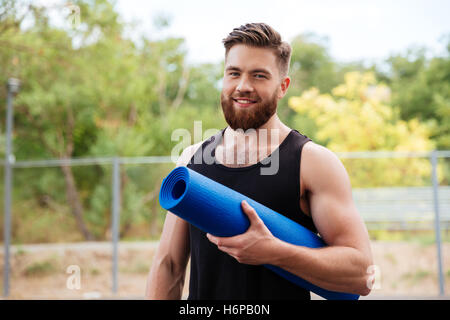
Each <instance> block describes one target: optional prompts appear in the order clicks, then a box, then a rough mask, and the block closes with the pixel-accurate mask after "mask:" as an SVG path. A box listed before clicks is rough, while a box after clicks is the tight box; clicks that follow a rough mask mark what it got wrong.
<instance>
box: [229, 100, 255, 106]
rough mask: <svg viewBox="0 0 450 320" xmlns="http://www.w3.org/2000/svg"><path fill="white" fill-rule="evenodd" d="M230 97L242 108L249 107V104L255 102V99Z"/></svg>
mask: <svg viewBox="0 0 450 320" xmlns="http://www.w3.org/2000/svg"><path fill="white" fill-rule="evenodd" d="M232 99H233V101H234V102H236V104H237V105H238V106H239V107H243V108H245V107H250V106H251V105H253V104H255V103H256V101H255V100H250V99H235V98H232Z"/></svg>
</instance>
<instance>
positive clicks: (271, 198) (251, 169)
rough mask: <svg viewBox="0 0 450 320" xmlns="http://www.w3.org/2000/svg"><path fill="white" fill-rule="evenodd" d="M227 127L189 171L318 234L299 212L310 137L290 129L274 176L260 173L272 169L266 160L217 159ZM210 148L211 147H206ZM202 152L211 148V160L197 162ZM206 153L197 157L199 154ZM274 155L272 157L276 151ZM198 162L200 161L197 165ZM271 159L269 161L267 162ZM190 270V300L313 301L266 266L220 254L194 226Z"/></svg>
mask: <svg viewBox="0 0 450 320" xmlns="http://www.w3.org/2000/svg"><path fill="white" fill-rule="evenodd" d="M224 131H225V129H222V130H221V131H220V132H218V133H217V134H216V135H214V136H212V137H211V138H209V139H207V140H206V141H204V142H203V144H202V147H201V148H199V149H198V150H197V151H196V154H194V155H193V157H192V158H191V160H190V162H189V164H188V165H187V167H188V168H190V169H192V170H194V171H196V172H198V173H200V174H202V175H204V176H206V177H208V178H210V179H212V180H215V181H217V182H219V183H221V184H223V185H225V186H227V187H229V188H231V189H233V190H236V191H238V192H240V193H242V194H244V195H246V196H248V197H249V198H251V199H253V200H255V201H258V202H260V203H261V204H263V205H265V206H267V207H269V208H271V209H272V210H274V211H277V212H279V213H280V214H283V215H285V216H286V217H288V218H290V219H292V220H294V221H296V222H298V223H299V224H301V225H303V226H304V227H306V228H308V229H309V230H311V231H313V232H315V233H317V230H316V228H315V226H314V223H313V221H312V219H311V218H310V217H309V216H307V215H306V214H305V213H304V212H302V210H301V208H300V175H299V174H300V159H301V152H302V148H303V145H304V144H305V143H306V142H308V141H311V139H309V138H308V137H307V136H305V135H302V134H300V133H299V132H298V131H296V130H291V131H290V133H289V134H288V136H287V137H286V138H285V139H284V140H283V141H282V143H281V144H280V146H279V147H278V149H277V150H278V156H279V167H278V172H277V173H276V174H273V175H261V174H260V172H261V171H260V169H261V168H263V167H270V163H266V162H265V161H264V160H263V161H260V162H258V163H256V164H253V165H250V166H247V167H239V168H230V167H226V166H224V165H223V164H221V163H218V162H217V161H215V149H216V146H217V145H218V144H219V143H220V141H221V139H222V138H223V133H224ZM207 146H208V148H206V147H207ZM202 150H209V152H210V154H211V155H212V158H214V163H212V164H207V163H211V161H209V162H207V163H205V161H201V162H202V163H199V161H198V159H199V158H198V157H199V156H203V153H202ZM199 152H200V153H202V154H201V155H199V154H198V153H199ZM272 155H273V153H272ZM194 159H196V160H195V161H194ZM266 159H268V158H266ZM189 231H190V247H191V270H190V282H189V297H188V299H189V300H195V299H218V300H233V299H245V300H251V299H291V300H292V299H296V300H298V299H310V293H309V291H307V290H306V289H303V288H301V287H299V286H297V285H295V284H293V283H291V282H289V281H288V280H285V279H284V278H282V277H281V276H279V275H277V274H275V273H274V272H273V271H270V270H269V269H267V268H266V267H264V266H262V265H256V266H255V265H247V264H241V263H239V262H237V261H236V260H235V259H234V258H233V257H231V256H229V255H228V254H227V253H225V252H222V251H220V250H219V249H218V248H217V246H216V245H214V244H213V243H211V242H210V241H209V240H208V238H207V237H206V233H205V232H203V231H201V230H200V229H198V228H196V227H195V226H193V225H190V227H189Z"/></svg>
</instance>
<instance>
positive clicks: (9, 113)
mask: <svg viewBox="0 0 450 320" xmlns="http://www.w3.org/2000/svg"><path fill="white" fill-rule="evenodd" d="M19 87H20V81H19V80H17V79H14V78H9V79H8V82H7V88H8V101H7V107H6V148H5V173H4V174H5V191H4V195H3V196H4V211H3V213H4V217H3V218H4V226H3V230H4V232H3V237H4V246H5V256H4V259H5V265H4V269H3V296H4V297H5V298H6V297H8V296H9V269H10V265H9V247H10V242H11V193H12V177H13V176H12V175H13V163H14V161H15V159H14V154H13V152H12V131H13V125H14V116H13V112H14V110H13V101H14V95H15V94H16V93H17V92H19Z"/></svg>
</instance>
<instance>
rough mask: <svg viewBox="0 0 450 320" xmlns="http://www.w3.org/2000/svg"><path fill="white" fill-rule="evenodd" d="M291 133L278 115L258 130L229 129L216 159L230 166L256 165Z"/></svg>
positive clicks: (219, 147) (217, 150)
mask: <svg viewBox="0 0 450 320" xmlns="http://www.w3.org/2000/svg"><path fill="white" fill-rule="evenodd" d="M290 131H291V129H290V128H289V127H288V126H286V125H285V124H284V123H282V122H281V120H280V119H279V118H278V115H277V114H276V113H275V114H274V115H273V116H272V117H271V118H270V119H269V120H268V121H267V122H266V123H265V124H264V125H263V126H261V127H259V128H258V129H253V130H252V129H250V130H247V131H243V130H233V129H232V128H230V127H227V128H226V130H225V132H224V136H223V140H222V142H221V143H220V144H219V145H218V146H217V149H216V157H218V158H219V162H222V163H223V164H225V165H229V166H245V165H249V164H253V163H256V162H257V161H260V160H262V159H264V158H266V157H267V156H268V155H269V154H271V153H272V152H273V151H274V150H275V149H276V148H278V146H279V145H280V144H281V142H282V141H283V140H284V139H285V138H286V137H287V135H288V134H289V132H290Z"/></svg>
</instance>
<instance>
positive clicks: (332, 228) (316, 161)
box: [307, 146, 369, 250]
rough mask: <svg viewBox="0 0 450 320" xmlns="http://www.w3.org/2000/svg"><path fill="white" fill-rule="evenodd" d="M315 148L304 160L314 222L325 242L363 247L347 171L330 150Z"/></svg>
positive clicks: (365, 239) (364, 237)
mask: <svg viewBox="0 0 450 320" xmlns="http://www.w3.org/2000/svg"><path fill="white" fill-rule="evenodd" d="M315 149H316V150H313V151H312V152H310V153H309V154H310V157H309V159H308V160H307V161H308V163H309V166H308V168H309V170H308V173H307V175H308V178H307V180H308V189H309V191H310V198H309V199H310V208H311V216H312V218H313V221H314V224H315V226H316V228H317V230H318V232H319V234H320V235H321V237H322V238H323V240H324V241H325V242H326V243H327V244H328V245H334V246H348V247H353V248H356V249H364V250H365V249H366V248H367V247H368V245H369V240H368V234H367V229H366V227H365V225H364V222H363V220H362V219H361V216H360V215H359V213H358V210H357V208H356V206H355V204H354V201H353V197H352V190H351V184H350V179H349V177H348V174H347V171H346V170H345V167H344V165H343V164H342V163H341V162H340V160H339V159H338V158H337V157H336V156H335V155H334V154H333V153H332V152H331V151H329V150H327V149H325V148H323V147H320V146H319V147H315Z"/></svg>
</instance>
